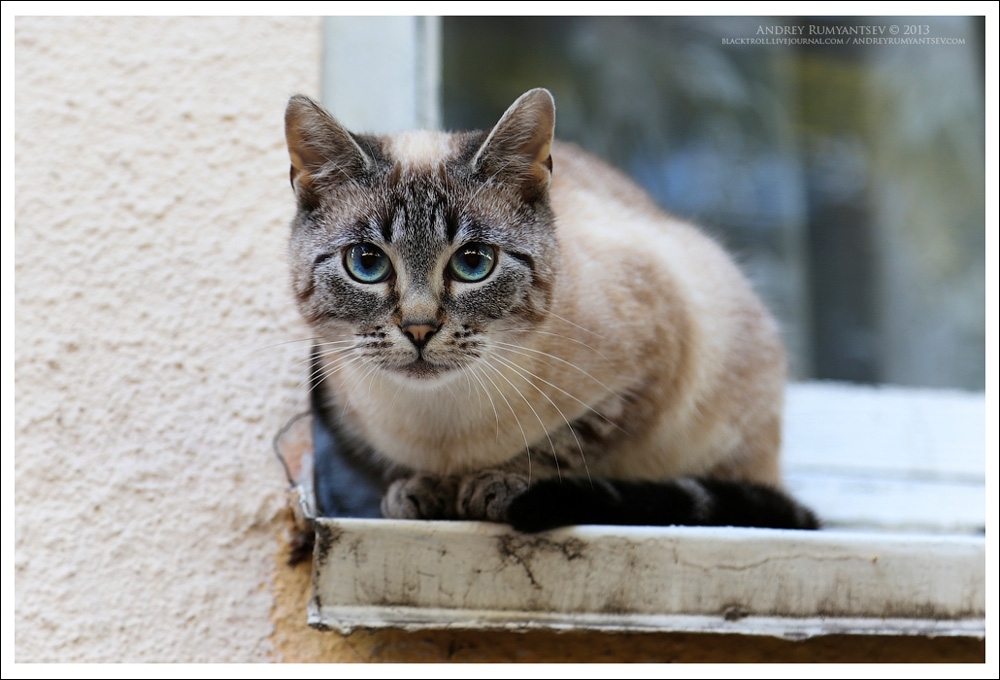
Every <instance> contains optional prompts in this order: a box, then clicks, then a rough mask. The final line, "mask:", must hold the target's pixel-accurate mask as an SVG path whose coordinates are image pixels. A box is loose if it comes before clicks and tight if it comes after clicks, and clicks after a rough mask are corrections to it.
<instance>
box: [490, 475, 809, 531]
mask: <svg viewBox="0 0 1000 680" xmlns="http://www.w3.org/2000/svg"><path fill="white" fill-rule="evenodd" d="M507 513H508V514H507V519H508V522H509V523H510V524H511V525H512V526H513V527H514V528H515V529H518V530H520V531H525V532H529V533H530V532H535V531H544V530H546V529H554V528H556V527H561V526H567V525H570V524H626V525H653V526H670V525H684V526H734V527H769V528H773V529H819V527H820V522H819V520H818V519H817V518H816V515H815V514H813V512H812V510H810V509H809V508H807V507H805V506H804V505H802V504H800V503H799V502H798V501H796V500H795V499H793V498H792V497H791V496H789V495H788V494H786V493H784V492H782V491H779V490H777V489H774V488H771V487H769V486H763V485H760V484H749V483H746V482H719V481H713V480H706V479H693V478H685V479H676V480H670V481H665V482H623V481H609V480H601V481H595V482H594V483H593V484H591V482H589V481H587V480H562V481H560V480H557V479H549V480H545V481H542V482H538V483H536V484H533V485H532V486H530V487H528V490H527V491H525V492H524V493H523V494H522V495H521V496H519V497H517V498H516V499H514V501H513V502H512V503H511V505H510V507H509V508H508V510H507Z"/></svg>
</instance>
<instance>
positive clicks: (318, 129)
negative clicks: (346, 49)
mask: <svg viewBox="0 0 1000 680" xmlns="http://www.w3.org/2000/svg"><path fill="white" fill-rule="evenodd" d="M285 141H286V142H287V143H288V155H289V157H290V158H291V160H292V168H291V181H292V188H293V189H294V190H295V195H296V196H297V197H298V198H299V200H300V201H304V202H305V203H307V204H310V203H314V202H315V199H316V196H317V192H318V191H319V190H320V189H321V188H323V187H330V186H335V185H337V184H340V183H344V182H353V181H355V178H357V177H358V176H359V175H361V174H364V173H366V172H368V171H369V170H370V169H371V168H372V167H373V165H374V163H373V161H372V159H371V158H370V157H369V156H368V155H367V154H366V153H365V152H364V151H363V150H362V149H361V147H360V146H359V145H358V142H357V140H355V138H354V136H353V135H352V134H351V133H350V132H348V131H347V130H346V129H345V128H344V127H343V126H342V125H341V124H340V123H338V122H337V121H336V120H334V118H333V116H331V115H330V114H329V113H327V112H326V110H325V109H323V107H322V106H320V105H319V104H317V103H316V102H314V101H313V100H312V99H310V98H309V97H306V96H304V95H301V94H297V95H295V96H293V97H292V98H291V99H289V100H288V108H287V109H285Z"/></svg>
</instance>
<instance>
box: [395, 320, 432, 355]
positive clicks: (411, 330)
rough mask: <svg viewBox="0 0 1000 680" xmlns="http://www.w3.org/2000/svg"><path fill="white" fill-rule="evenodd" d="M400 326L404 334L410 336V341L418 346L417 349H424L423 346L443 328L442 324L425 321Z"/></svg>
mask: <svg viewBox="0 0 1000 680" xmlns="http://www.w3.org/2000/svg"><path fill="white" fill-rule="evenodd" d="M399 328H400V330H402V331H403V335H405V336H406V337H408V338H409V339H410V342H412V343H413V344H414V345H416V346H417V349H423V346H424V345H426V344H427V341H428V340H430V339H431V336H432V335H434V334H435V333H437V332H438V329H439V328H441V324H439V323H434V322H426V321H423V322H418V323H404V324H403V325H402V326H400V327H399Z"/></svg>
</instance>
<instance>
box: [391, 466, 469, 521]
mask: <svg viewBox="0 0 1000 680" xmlns="http://www.w3.org/2000/svg"><path fill="white" fill-rule="evenodd" d="M457 486H458V480H457V479H456V478H455V477H437V476H434V475H415V476H413V477H404V478H402V479H397V480H396V481H395V482H393V483H392V484H390V485H389V489H388V490H387V491H386V492H385V496H383V497H382V516H383V517H385V518H388V519H449V518H451V517H454V506H455V490H456V488H457Z"/></svg>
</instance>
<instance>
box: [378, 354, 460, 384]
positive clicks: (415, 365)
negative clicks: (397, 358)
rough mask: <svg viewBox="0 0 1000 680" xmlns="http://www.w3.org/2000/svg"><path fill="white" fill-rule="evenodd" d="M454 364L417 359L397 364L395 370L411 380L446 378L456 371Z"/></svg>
mask: <svg viewBox="0 0 1000 680" xmlns="http://www.w3.org/2000/svg"><path fill="white" fill-rule="evenodd" d="M456 370H457V369H456V367H454V366H443V365H441V364H433V363H431V362H429V361H427V360H426V359H422V358H421V359H416V360H415V361H411V362H410V363H408V364H405V365H403V366H397V367H396V368H394V369H393V371H394V372H395V373H396V374H397V375H402V376H404V377H406V378H409V379H411V380H417V381H431V380H436V379H440V378H444V377H446V376H448V375H450V374H452V373H454V372H455V371H456Z"/></svg>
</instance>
